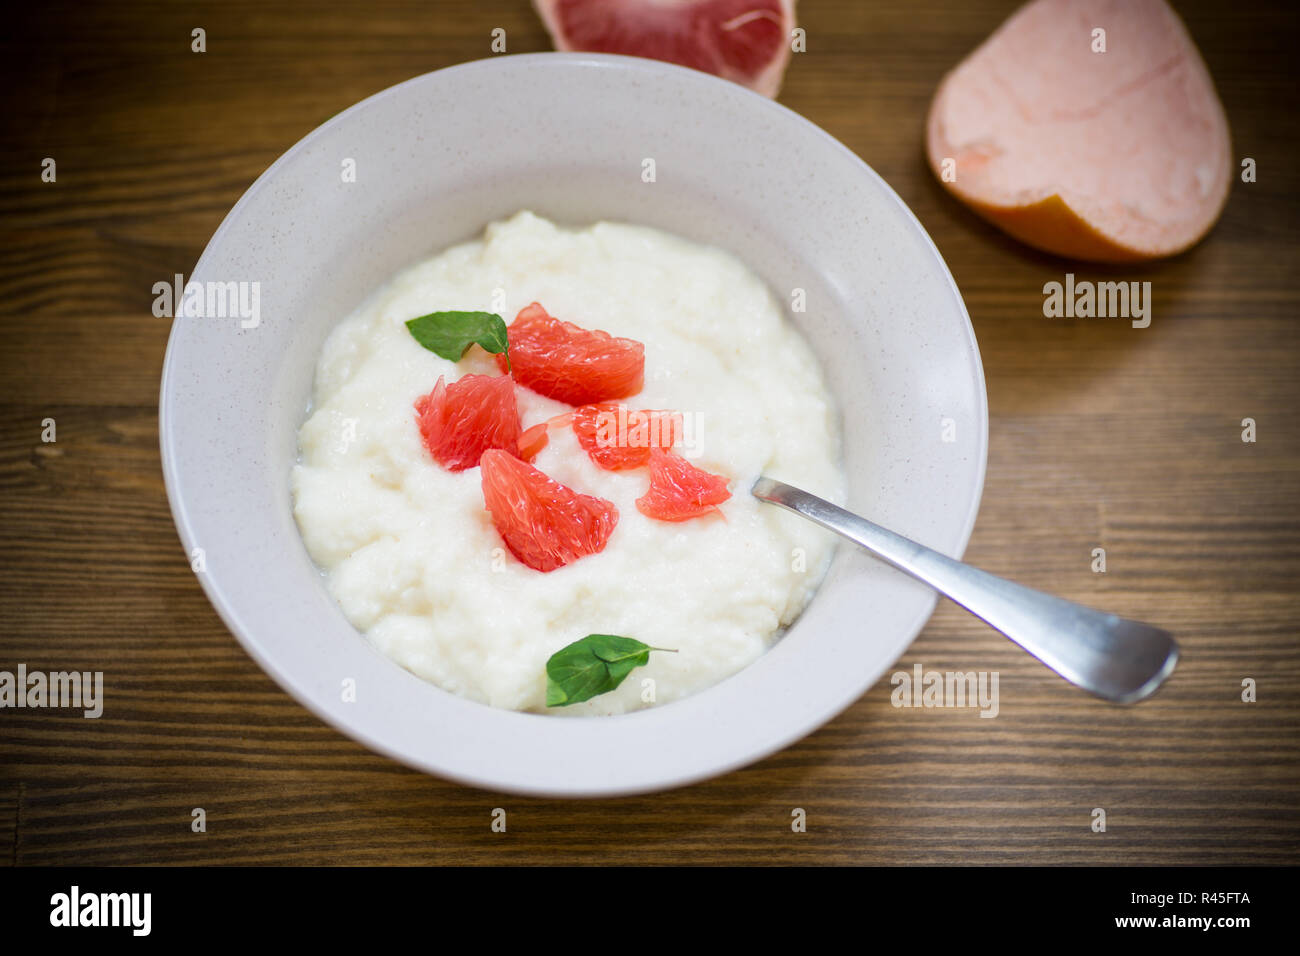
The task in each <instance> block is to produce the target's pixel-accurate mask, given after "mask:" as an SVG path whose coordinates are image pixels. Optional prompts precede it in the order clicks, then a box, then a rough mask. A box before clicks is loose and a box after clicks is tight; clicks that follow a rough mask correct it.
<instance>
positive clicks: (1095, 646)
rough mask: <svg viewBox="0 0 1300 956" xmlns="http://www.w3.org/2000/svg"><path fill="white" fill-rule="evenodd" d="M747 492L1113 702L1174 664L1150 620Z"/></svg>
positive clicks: (791, 492)
mask: <svg viewBox="0 0 1300 956" xmlns="http://www.w3.org/2000/svg"><path fill="white" fill-rule="evenodd" d="M752 491H753V494H754V497H756V498H758V499H759V500H761V501H768V502H771V503H772V504H774V505H780V506H781V507H782V508H787V509H789V510H790V511H793V512H795V513H796V514H801V515H803V516H804V517H805V518H808V519H809V520H811V521H814V522H816V523H817V524H819V525H821V526H822V527H823V528H828V529H830V530H831V531H834V532H835V533H836V534H838V535H841V536H842V537H845V538H848V539H849V540H850V541H852V542H853V543H854V544H857V545H859V546H861V547H863V548H866V549H867V550H868V551H870V552H871V553H872V554H874V555H875V556H876V557H878V558H883V559H884V560H885V561H887V562H888V563H889V564H892V565H893V566H894V567H896V568H898V569H899V570H900V571H904V572H906V573H907V574H910V575H911V576H912V577H914V578H916V579H918V580H920V581H923V582H925V583H926V584H928V585H930V587H932V588H934V589H935V590H936V591H938V592H939V593H940V594H943V595H945V596H947V597H948V598H950V599H951V600H953V601H955V602H957V603H958V604H960V605H961V606H962V607H964V608H965V609H966V610H968V611H970V612H971V613H972V614H974V615H975V616H976V617H978V618H981V619H982V620H984V621H985V622H986V623H988V624H991V625H992V626H993V627H995V628H996V629H997V630H999V631H1001V632H1002V633H1003V634H1005V635H1006V636H1007V637H1009V638H1011V640H1013V641H1015V642H1016V643H1017V644H1019V645H1020V646H1021V647H1023V648H1024V649H1025V650H1027V651H1028V652H1029V653H1030V654H1032V655H1034V657H1037V658H1038V659H1039V660H1040V661H1042V662H1043V663H1044V664H1046V665H1047V666H1048V667H1050V668H1051V669H1052V670H1054V671H1056V673H1058V674H1060V675H1061V676H1062V677H1064V678H1065V679H1066V680H1068V681H1069V682H1070V683H1072V684H1077V685H1079V686H1080V687H1082V688H1083V689H1084V690H1086V691H1090V692H1091V693H1093V694H1096V695H1097V696H1098V697H1104V698H1105V699H1106V700H1113V701H1116V702H1118V703H1121V704H1127V703H1132V702H1133V701H1137V700H1141V699H1142V698H1144V697H1146V696H1147V695H1149V694H1151V693H1152V692H1153V691H1154V690H1155V689H1156V688H1157V687H1159V686H1160V684H1161V683H1162V682H1163V681H1164V679H1165V678H1166V677H1168V676H1169V674H1170V673H1171V672H1172V671H1173V669H1174V665H1175V664H1177V663H1178V645H1177V643H1175V641H1174V639H1173V637H1172V636H1171V635H1170V634H1169V633H1168V632H1167V631H1162V630H1161V629H1160V628H1158V627H1152V626H1151V625H1150V624H1142V623H1140V622H1138V621H1129V620H1125V619H1124V618H1122V617H1116V616H1115V615H1114V614H1106V613H1105V612H1103V611H1094V610H1092V609H1091V608H1087V607H1084V606H1083V605H1081V604H1074V603H1073V602H1071V601H1066V600H1065V599H1063V598H1059V597H1053V596H1052V595H1050V594H1044V593H1043V592H1042V591H1035V590H1033V589H1031V588H1027V587H1024V586H1023V585H1020V584H1016V583H1014V582H1012V581H1008V580H1007V579H1006V578H999V577H997V576H996V575H992V574H989V573H988V572H987V571H981V570H979V569H978V568H974V567H971V566H970V565H969V564H963V563H962V562H960V561H954V560H953V559H952V558H949V557H947V556H946V555H942V554H940V553H939V552H938V551H932V550H930V549H929V548H927V547H924V546H923V545H919V544H917V543H916V542H915V541H912V540H910V539H909V538H904V537H903V536H902V535H900V534H895V533H894V532H892V531H889V530H888V529H886V528H882V527H880V525H877V524H872V523H871V522H870V521H868V520H866V519H865V518H862V517H859V516H858V515H855V514H853V512H851V511H845V510H844V509H843V508H840V507H838V506H836V505H833V504H831V503H830V502H829V501H825V500H823V499H821V498H818V497H817V496H816V495H810V494H809V493H808V492H806V491H801V490H799V489H798V488H795V487H793V486H791V485H787V484H785V483H783V482H780V481H775V480H773V479H771V478H766V477H764V478H759V479H758V481H756V482H754V487H753V489H752Z"/></svg>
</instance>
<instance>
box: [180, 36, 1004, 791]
mask: <svg viewBox="0 0 1300 956" xmlns="http://www.w3.org/2000/svg"><path fill="white" fill-rule="evenodd" d="M521 61H529V62H530V63H531V65H534V66H536V67H537V68H540V69H568V68H570V67H572V68H575V69H583V68H590V67H593V66H594V67H599V68H601V69H607V70H618V71H632V72H635V73H639V74H642V75H645V76H647V77H649V78H654V77H656V76H671V77H672V78H673V79H674V80H675V81H677V82H680V83H684V84H686V85H691V84H698V85H701V86H710V85H713V84H726V85H727V86H729V87H731V86H733V84H730V83H727V81H724V80H720V79H717V78H715V77H712V76H709V75H707V74H704V73H700V72H697V71H694V70H689V69H685V68H682V67H677V66H674V65H671V64H666V63H662V62H659V61H652V60H645V59H640V58H634V57H623V56H612V55H605V54H584V53H572V54H564V53H540V54H519V55H512V56H509V57H495V58H490V59H484V60H475V61H470V62H467V63H463V64H459V65H455V66H451V67H447V68H444V69H441V70H437V71H434V72H432V73H427V74H422V75H421V76H417V77H413V78H412V79H410V80H406V81H404V82H402V83H399V84H396V85H395V86H392V87H389V88H387V89H385V90H382V91H380V92H378V93H375V94H374V95H372V96H370V97H367V98H366V99H363V100H361V101H360V102H358V103H356V104H355V105H353V106H351V107H349V108H348V109H346V110H344V111H342V112H340V113H338V114H336V115H335V116H333V117H331V118H330V119H329V120H327V121H326V122H325V123H323V124H322V125H321V126H319V127H317V128H316V129H314V130H312V132H310V133H308V134H307V135H306V136H305V137H303V138H302V139H301V140H299V141H298V142H297V143H295V144H294V145H293V146H292V147H290V149H289V150H287V151H286V152H285V153H284V154H283V155H282V156H280V157H279V158H278V159H277V160H276V161H275V162H274V163H272V164H271V165H270V166H269V167H268V168H267V169H266V171H265V172H264V173H262V175H261V176H259V177H258V179H257V180H256V181H255V182H254V183H253V184H252V185H251V186H250V187H249V188H248V190H247V191H246V192H245V193H244V195H243V196H242V197H241V198H240V199H239V200H238V202H237V203H236V204H235V206H234V207H233V208H232V209H231V211H230V212H229V213H228V214H227V216H226V217H225V219H223V221H222V223H221V225H220V226H219V227H218V228H217V230H216V232H215V233H214V234H213V236H212V239H211V240H210V241H209V243H208V245H207V247H205V250H204V252H203V254H202V255H201V256H200V258H199V261H198V262H197V263H196V265H195V267H194V270H193V273H192V276H198V275H201V274H203V273H204V264H205V261H206V260H207V259H208V258H209V257H210V255H211V253H212V249H213V248H214V247H217V246H218V245H219V244H220V243H221V242H222V240H223V238H224V237H225V235H226V233H227V232H228V231H229V229H230V226H231V223H232V222H234V221H235V220H236V219H237V217H238V216H239V214H240V213H241V212H242V211H243V210H244V209H245V207H248V206H250V205H252V204H254V203H256V202H257V201H258V198H259V195H260V194H261V193H262V191H263V190H264V189H266V187H267V185H268V183H270V182H271V181H272V180H273V179H274V178H275V177H276V175H277V173H278V171H279V170H280V169H281V168H282V167H283V166H285V165H286V164H287V163H289V162H291V161H292V160H293V159H294V158H295V157H296V156H298V155H299V154H300V153H302V152H303V151H304V150H306V149H307V148H308V147H309V145H310V144H311V143H312V142H313V140H315V139H316V138H318V137H319V136H321V135H322V133H324V132H325V131H327V130H330V129H332V128H334V127H336V126H338V125H340V124H343V123H347V122H348V121H349V118H350V117H352V116H353V115H354V114H356V113H358V112H359V111H362V110H365V109H367V108H369V107H370V106H372V105H375V104H377V103H379V102H381V101H383V100H385V99H388V98H392V97H400V96H402V95H404V92H405V91H407V90H409V89H411V88H412V87H415V86H417V85H419V84H422V83H428V82H431V81H432V78H437V77H442V78H446V77H450V76H453V75H457V74H474V73H478V72H480V71H490V70H495V69H498V68H499V65H500V64H502V63H510V64H512V65H519V64H520V62H521ZM737 89H738V88H737ZM738 92H739V94H740V95H743V96H744V97H746V98H747V100H748V102H749V104H750V106H752V108H753V109H754V110H756V111H760V112H762V113H765V114H766V117H767V118H768V119H770V121H771V122H773V123H776V124H793V125H794V126H797V127H802V128H803V130H804V132H811V133H812V134H813V135H814V136H815V137H816V138H817V139H818V140H819V141H820V143H821V144H822V145H823V146H824V147H825V148H826V149H827V150H834V151H838V152H839V153H842V154H843V155H844V156H846V157H848V158H849V159H851V161H852V162H853V163H855V164H857V166H858V167H860V172H861V174H862V175H863V176H864V177H865V180H866V181H868V182H870V183H871V184H872V185H874V186H875V187H876V188H878V189H879V190H881V191H882V192H883V193H884V194H885V195H886V196H888V197H889V198H890V199H892V202H893V205H894V206H895V207H896V211H897V213H898V214H899V215H900V216H902V217H903V218H904V219H905V221H906V222H907V223H908V224H910V226H911V228H912V229H914V230H915V232H916V234H917V235H918V237H919V238H920V239H921V240H922V241H923V243H924V245H925V248H926V249H927V250H928V253H929V255H930V256H932V257H933V258H934V261H935V264H937V266H938V270H939V271H940V273H941V274H942V275H943V276H944V277H945V278H946V281H947V283H948V287H949V290H950V292H951V295H952V297H953V300H954V302H955V304H956V308H957V310H958V312H959V313H960V318H961V325H962V328H961V333H962V334H963V335H964V343H963V344H964V346H965V347H966V348H967V349H968V350H969V355H968V357H969V368H970V372H971V375H972V377H973V382H972V384H973V386H974V393H975V396H976V402H977V408H976V409H975V412H976V421H975V424H976V426H977V435H976V436H975V443H974V454H975V457H976V461H975V470H976V474H975V480H974V482H973V483H972V486H971V487H970V488H969V489H966V491H965V493H966V494H967V495H968V502H969V503H968V506H967V508H966V510H965V516H964V519H963V520H962V522H961V525H960V528H959V529H957V531H956V533H955V534H954V535H953V536H952V539H951V542H950V543H949V545H948V546H947V547H943V546H941V545H937V544H936V547H938V548H939V549H940V550H943V551H944V552H945V553H947V554H949V555H950V556H952V557H955V558H960V557H961V555H962V554H963V553H964V551H965V549H966V546H967V544H968V542H969V540H970V536H971V533H972V531H973V530H974V526H975V520H976V517H977V514H978V512H979V507H980V501H981V497H982V493H983V487H984V480H985V474H986V469H987V455H988V403H987V392H986V387H985V380H984V371H983V365H982V362H981V359H980V354H979V346H978V343H977V341H976V338H975V332H974V328H973V327H972V325H971V322H970V318H969V315H968V313H967V311H966V308H965V304H964V302H963V300H962V297H961V293H960V291H959V290H958V288H957V285H956V283H955V281H954V280H953V278H952V275H951V273H950V272H949V270H948V268H947V265H946V264H945V263H944V261H943V258H942V256H941V255H940V253H939V251H938V248H937V247H936V246H935V244H934V242H933V240H932V239H931V238H930V236H929V235H928V233H927V232H926V231H925V229H924V227H923V226H922V225H921V223H920V221H919V220H918V219H917V218H916V216H915V215H914V214H913V213H912V211H911V210H910V209H909V208H908V207H907V206H906V204H905V203H904V202H903V201H902V199H901V198H900V197H899V196H898V195H897V193H895V192H894V191H893V189H892V188H891V187H890V186H889V185H888V184H887V183H886V182H885V181H884V179H882V178H881V177H880V176H879V174H877V173H876V172H875V171H874V170H873V169H872V168H871V167H870V166H868V165H867V164H866V163H865V162H864V161H863V160H862V159H861V158H860V157H858V156H857V155H856V154H855V153H853V152H852V151H851V150H849V149H848V148H847V147H846V146H844V145H843V144H842V143H840V142H839V141H838V140H837V139H835V138H834V137H832V136H831V135H830V134H829V133H827V132H825V131H824V130H822V129H821V128H820V127H818V126H816V125H815V124H813V123H811V122H810V121H808V120H806V119H804V118H803V117H802V116H800V115H799V114H797V113H795V112H793V111H792V110H790V109H788V108H786V107H784V106H782V105H781V104H779V103H777V102H775V101H773V100H770V99H767V98H766V97H763V96H760V95H758V94H755V93H751V92H749V91H747V90H740V89H738ZM177 329H178V322H173V327H172V331H171V334H170V336H169V340H168V346H167V353H166V357H165V360H164V365H163V375H162V381H161V388H160V400H159V440H160V447H161V453H162V465H163V475H164V481H165V485H166V489H167V497H168V501H169V504H170V507H171V510H172V514H173V518H174V520H175V523H176V527H177V530H178V533H179V535H180V538H181V541H182V543H183V545H184V547H185V551H186V553H187V554H188V553H190V549H191V547H192V545H193V541H194V534H193V526H194V519H193V517H192V515H191V505H192V502H191V501H190V500H189V499H188V497H187V489H186V487H185V483H184V479H183V477H182V475H181V474H180V473H179V472H178V470H177V462H176V459H175V449H174V445H173V439H174V435H173V431H172V423H173V412H172V409H171V395H172V388H171V381H172V378H173V376H174V375H175V374H176V369H177V365H178V364H179V362H180V358H179V355H178V349H177V338H178V334H177ZM891 573H892V572H891ZM197 577H198V579H199V583H200V585H201V586H202V588H203V590H204V592H205V593H206V594H207V596H208V599H209V600H210V601H211V603H212V605H213V607H214V608H215V609H216V611H217V612H218V614H219V616H220V617H221V619H222V621H223V622H224V623H225V624H226V626H227V627H228V628H229V629H230V631H231V632H232V633H233V634H234V635H235V637H236V638H237V639H238V640H239V642H240V644H241V645H242V646H243V647H244V649H245V650H246V651H247V652H248V654H249V655H250V656H251V657H252V658H253V659H254V660H255V661H256V662H257V663H258V665H259V666H260V667H261V668H262V669H263V670H264V671H265V672H266V673H267V674H269V675H270V676H271V677H272V678H273V679H274V680H275V681H276V682H277V683H278V684H279V685H280V686H281V687H282V688H283V689H284V690H285V691H287V692H288V693H289V694H290V695H291V696H293V697H294V698H295V699H296V700H297V701H298V702H299V703H301V704H302V705H303V706H304V707H306V708H307V709H308V710H310V711H311V712H312V713H314V714H315V715H316V716H318V717H320V718H321V719H322V720H323V721H325V722H326V723H328V724H330V725H331V726H333V727H335V728H336V729H337V730H339V731H341V732H342V733H344V734H346V735H347V736H349V737H351V738H353V739H354V740H357V741H359V742H360V743H362V744H364V745H365V746H366V747H368V748H370V749H371V750H373V751H375V752H377V753H380V754H383V755H385V756H388V757H390V758H392V759H394V760H396V761H398V762H400V763H403V764H405V765H407V766H410V767H413V768H415V769H419V770H422V771H424V772H428V773H432V774H434V775H436V776H439V777H442V778H445V779H449V780H453V781H456V782H458V783H462V784H465V785H469V786H475V787H480V788H484V789H488V790H496V791H502V792H507V793H517V794H521V795H528V796H542V797H613V796H622V795H631V794H640V793H649V792H656V791H660V790H665V789H669V788H674V787H681V786H685V785H688V784H692V783H696V782H699V781H701V780H706V779H709V778H712V777H716V776H719V775H722V774H725V773H728V772H730V771H733V770H736V769H739V768H742V767H745V766H747V765H749V764H752V763H754V762H756V761H758V760H760V759H762V758H764V757H767V756H770V755H771V754H773V753H775V752H777V751H780V750H781V749H783V748H785V747H788V746H789V745H791V744H792V743H794V742H795V741H798V740H799V739H801V738H803V737H804V736H806V735H807V734H809V733H811V732H812V731H814V730H815V729H817V728H818V727H819V726H821V725H822V724H824V723H826V722H827V721H829V720H831V719H832V718H834V717H835V716H836V715H837V714H839V713H840V712H842V711H843V710H845V709H847V708H848V707H849V706H851V705H852V704H853V703H854V702H855V701H856V700H857V699H858V698H860V697H861V695H862V694H864V693H865V692H866V691H867V690H869V689H870V688H871V687H872V686H874V685H875V684H876V682H877V681H878V680H879V679H880V678H881V677H882V676H883V675H884V674H885V672H886V671H888V669H889V668H890V667H891V666H892V665H893V664H894V663H895V662H896V661H897V660H898V658H899V657H900V656H901V655H902V653H903V652H904V651H905V650H906V648H907V647H908V646H909V645H910V644H911V642H912V640H913V639H914V638H915V637H916V635H917V634H918V633H919V632H920V630H921V628H922V627H923V626H924V625H925V623H926V621H927V620H928V619H929V617H930V616H931V614H932V613H933V610H934V607H935V604H936V603H937V596H935V595H933V594H931V595H930V596H929V599H928V600H927V601H925V602H923V606H921V607H920V609H919V610H918V612H917V613H916V614H915V615H913V617H912V619H911V621H910V623H909V624H908V626H907V627H906V628H905V629H903V630H905V632H906V633H905V634H899V635H896V636H895V637H894V638H893V639H891V640H890V641H889V642H888V648H887V650H886V653H884V654H883V655H882V656H881V657H880V659H879V666H878V667H877V668H875V670H874V672H873V673H869V674H863V675H862V678H861V680H860V681H859V684H860V687H859V688H858V690H857V692H856V693H853V694H852V695H851V696H847V697H841V698H836V699H830V700H823V701H821V702H820V704H821V706H820V708H819V710H818V711H817V713H816V714H815V715H813V716H810V717H806V718H805V719H803V720H802V721H801V722H799V723H797V724H793V725H781V724H779V723H775V724H773V725H772V726H770V727H769V728H767V730H766V732H765V733H764V734H763V735H762V738H761V739H760V740H749V741H747V742H746V743H745V745H744V746H740V747H737V748H736V749H735V750H734V752H733V753H731V754H730V755H729V756H728V757H727V758H725V759H715V760H713V761H711V762H710V763H708V765H691V766H686V767H680V768H677V769H675V770H665V771H662V772H659V773H657V774H656V775H655V776H654V777H653V779H646V778H644V776H643V775H642V776H641V777H640V778H639V779H637V780H635V781H626V780H620V779H594V778H593V777H592V776H591V775H590V774H588V775H585V776H584V778H583V780H582V781H581V782H573V781H570V780H569V779H567V778H566V776H565V774H564V773H562V772H561V773H556V774H555V775H553V776H552V777H551V778H550V779H547V780H545V781H539V780H537V779H524V780H520V779H517V778H515V777H514V776H513V775H512V773H511V772H510V769H509V767H506V768H505V769H498V768H497V767H495V766H494V767H492V768H491V769H487V770H485V769H484V768H483V766H482V765H481V762H477V763H479V765H478V766H475V767H474V768H466V767H464V766H461V765H458V764H457V763H456V761H449V760H446V759H441V758H438V757H431V756H430V755H429V754H427V753H420V752H414V750H413V748H412V747H411V746H409V745H407V744H404V743H398V742H395V740H394V739H393V738H394V737H395V736H400V734H396V733H395V734H376V733H373V732H369V731H367V730H365V729H362V728H360V727H358V726H356V725H355V722H352V721H349V720H348V719H347V718H346V716H345V714H346V712H342V713H341V712H340V711H339V710H338V709H337V708H332V707H330V706H328V705H327V704H326V703H325V702H324V700H323V698H322V697H321V695H320V694H319V693H317V692H315V691H313V690H311V689H310V688H308V687H306V686H304V684H303V683H302V682H300V681H299V679H298V676H297V675H296V673H294V672H293V670H292V669H291V668H285V667H281V666H280V664H279V663H278V661H277V660H276V659H275V657H274V656H273V655H272V654H271V653H270V652H269V650H268V648H267V647H266V646H264V643H263V641H262V640H261V639H260V638H259V635H258V630H257V627H256V625H254V624H250V623H249V621H248V620H246V618H245V614H244V613H243V612H242V611H241V609H240V608H238V607H236V606H235V605H234V602H232V601H231V600H230V598H229V597H228V595H227V594H226V593H225V592H224V591H223V588H222V584H221V581H220V579H219V576H216V575H213V574H210V573H205V574H200V575H197ZM815 600H816V598H814V601H815ZM796 625H797V622H796ZM358 643H365V642H364V640H363V639H362V638H361V637H360V635H358ZM769 653H770V652H769ZM394 666H395V667H396V665H394ZM743 673H744V672H742V674H743ZM735 679H736V678H731V679H730V680H735ZM715 689H716V688H714V690H715ZM710 692H711V691H710V690H706V691H703V692H701V693H700V694H697V695H694V696H693V697H692V698H687V701H690V700H693V699H697V698H700V697H705V696H707V695H708V694H709V693H710ZM443 693H444V694H445V692H443ZM446 696H447V697H453V698H454V695H446ZM454 699H455V700H457V701H459V702H460V703H461V704H464V703H467V702H465V701H463V700H461V699H459V698H454ZM683 703H684V702H682V701H679V702H675V703H673V704H670V705H667V706H664V707H658V708H650V709H648V710H643V711H637V712H634V713H632V714H626V715H621V716H617V717H603V718H581V719H577V720H565V719H562V718H561V719H557V718H555V717H550V716H545V715H535V714H514V713H513V712H502V711H497V710H496V709H494V708H488V707H484V706H483V705H478V704H472V706H473V707H477V708H479V710H480V711H482V712H483V713H485V714H486V713H511V714H512V716H514V717H517V718H519V719H521V720H528V721H542V722H545V723H547V724H553V725H556V726H559V725H562V724H564V725H568V724H576V723H583V724H586V723H598V722H600V723H603V722H615V723H619V722H631V721H645V720H647V719H648V720H662V719H663V717H664V715H673V714H674V711H676V710H678V709H679V708H681V706H682V704H683ZM464 713H468V712H462V716H463V715H464ZM670 719H671V718H670Z"/></svg>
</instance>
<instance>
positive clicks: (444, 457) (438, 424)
mask: <svg viewBox="0 0 1300 956" xmlns="http://www.w3.org/2000/svg"><path fill="white" fill-rule="evenodd" d="M415 418H416V424H417V425H418V427H419V429H420V437H421V438H422V439H423V440H424V447H425V448H427V449H428V450H429V454H430V455H432V456H433V460H434V461H436V462H437V463H438V464H440V465H442V466H443V467H444V468H447V469H448V470H450V471H463V470H465V469H466V468H473V467H474V466H475V465H477V464H478V461H479V456H481V455H482V454H483V452H484V451H486V450H487V449H489V448H499V449H502V450H503V451H505V452H506V453H507V454H511V455H514V454H518V446H519V410H518V408H517V407H516V406H515V386H514V382H513V381H512V380H511V379H510V376H508V375H464V376H462V377H460V378H458V379H457V380H456V381H454V382H452V383H451V384H450V385H448V384H446V382H445V381H444V379H443V376H441V375H439V376H438V383H437V384H436V385H434V387H433V391H432V392H430V393H429V394H428V395H422V396H420V397H419V398H418V399H416V401H415Z"/></svg>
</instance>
